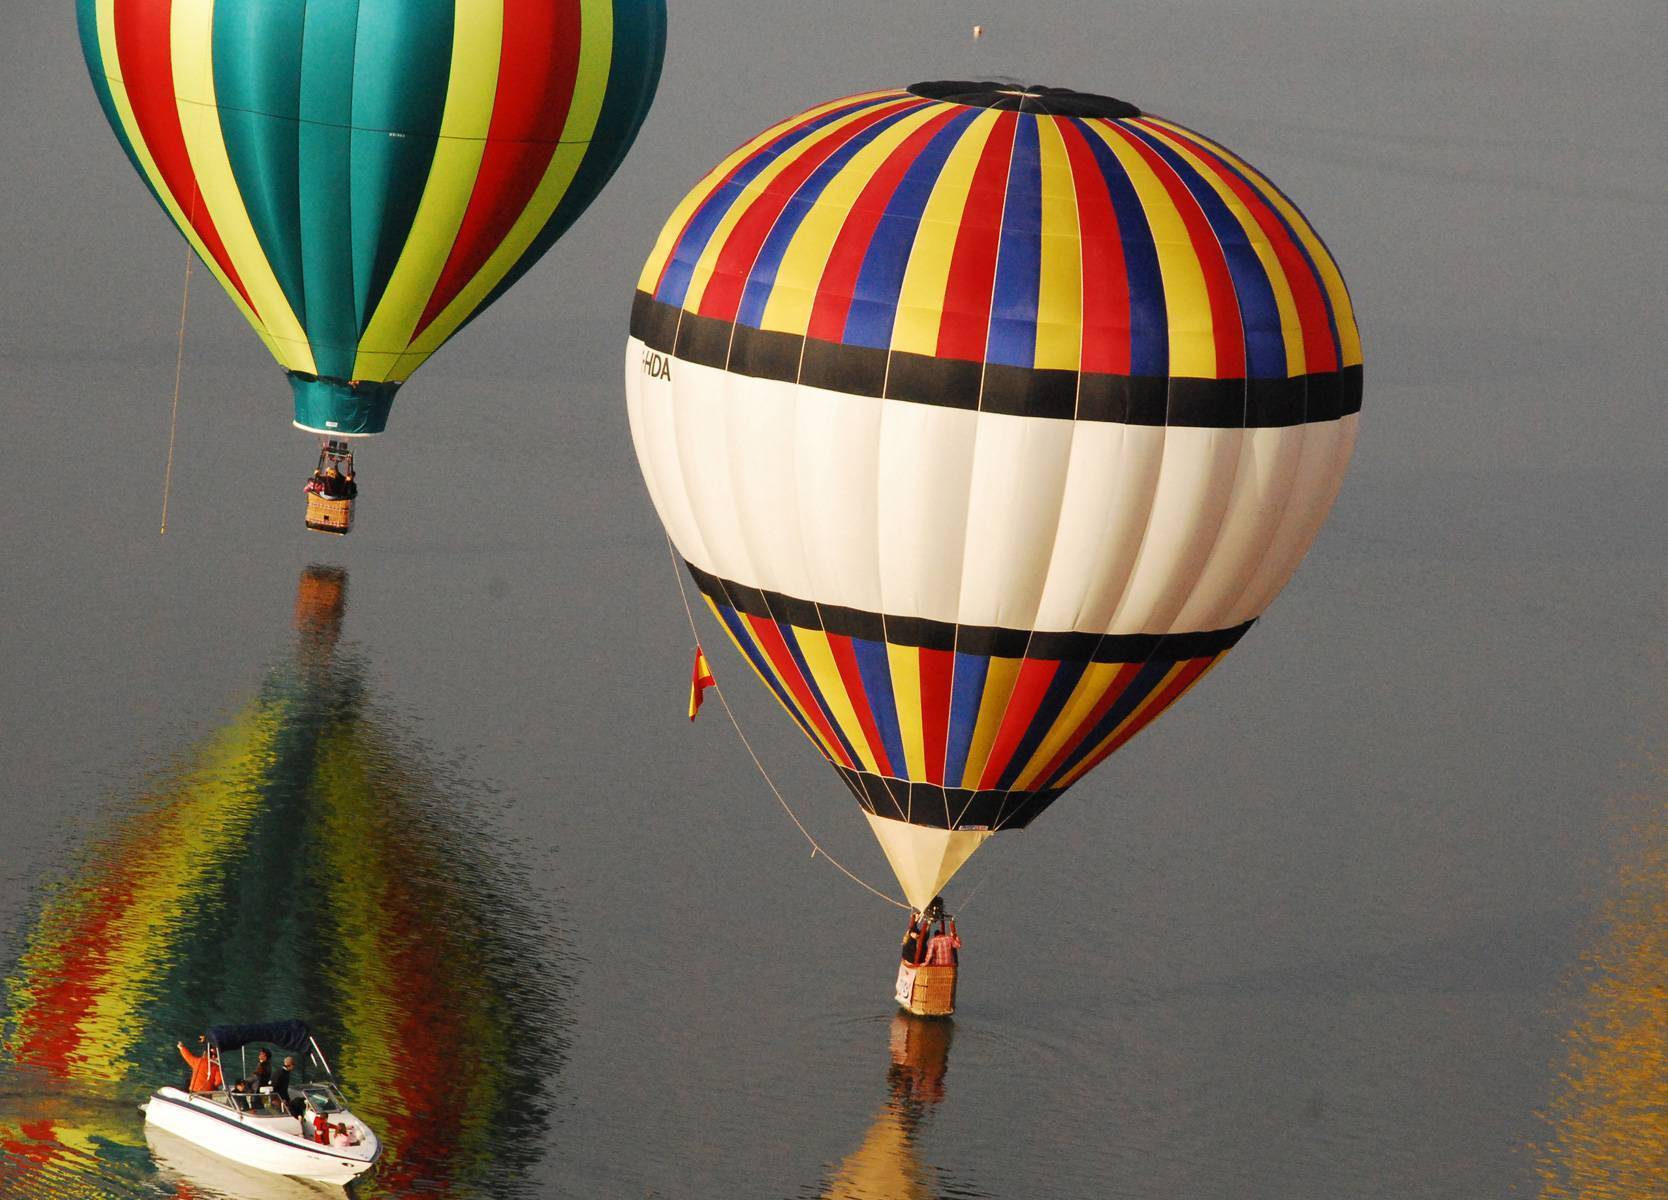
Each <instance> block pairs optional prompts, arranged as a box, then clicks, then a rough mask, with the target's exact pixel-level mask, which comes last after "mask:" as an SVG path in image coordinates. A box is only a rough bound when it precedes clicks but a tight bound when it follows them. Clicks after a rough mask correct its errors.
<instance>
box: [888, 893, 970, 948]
mask: <svg viewBox="0 0 1668 1200" xmlns="http://www.w3.org/2000/svg"><path fill="white" fill-rule="evenodd" d="M943 918H944V898H943V897H942V896H934V897H933V898H932V903H930V904H928V905H927V908H926V911H925V912H921V913H912V914H911V915H910V918H909V929H908V930H907V931H906V932H905V933H904V940H903V950H902V958H903V960H904V962H906V963H912V964H913V963H922V962H928V961H933V960H931V959H930V958H929V955H931V953H932V944H933V942H934V941H936V940H937V939H936V938H935V937H934V936H933V926H934V925H935V924H936V923H937V922H939V921H941V920H943ZM957 945H960V941H959V939H958V941H957Z"/></svg>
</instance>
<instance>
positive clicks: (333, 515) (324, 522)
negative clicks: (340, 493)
mask: <svg viewBox="0 0 1668 1200" xmlns="http://www.w3.org/2000/svg"><path fill="white" fill-rule="evenodd" d="M307 528H308V529H311V530H313V531H315V532H317V533H334V534H338V535H339V534H344V533H346V532H347V531H348V530H350V529H352V528H353V501H352V500H329V499H326V498H325V497H323V496H316V495H309V496H308V497H307Z"/></svg>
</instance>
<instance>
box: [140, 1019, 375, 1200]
mask: <svg viewBox="0 0 1668 1200" xmlns="http://www.w3.org/2000/svg"><path fill="white" fill-rule="evenodd" d="M207 1042H208V1049H207V1051H206V1053H207V1054H208V1056H209V1061H210V1062H211V1063H212V1064H213V1068H214V1070H213V1074H214V1076H216V1077H217V1078H219V1077H223V1076H224V1075H225V1074H226V1073H227V1072H226V1071H225V1069H224V1068H225V1055H227V1054H229V1053H230V1052H232V1051H234V1050H236V1051H242V1050H243V1049H244V1048H245V1047H246V1046H251V1045H254V1046H262V1045H265V1046H272V1047H274V1048H276V1049H278V1050H288V1051H291V1052H292V1053H303V1052H305V1053H306V1054H307V1056H308V1062H309V1066H310V1067H311V1068H312V1070H311V1071H310V1074H321V1077H320V1078H317V1079H314V1080H312V1081H311V1082H307V1083H300V1084H297V1083H295V1082H294V1081H293V1080H292V1082H291V1085H290V1086H289V1088H287V1089H286V1091H287V1093H288V1094H287V1095H282V1096H281V1095H278V1094H277V1093H276V1092H274V1091H273V1090H272V1089H271V1088H267V1089H265V1090H264V1091H261V1092H254V1093H250V1092H243V1091H238V1090H236V1085H235V1084H234V1085H227V1084H225V1083H224V1082H221V1083H219V1084H218V1085H217V1089H216V1090H214V1091H205V1092H188V1091H186V1090H184V1089H183V1088H177V1087H163V1088H158V1089H157V1090H156V1091H155V1092H153V1093H151V1098H150V1099H149V1100H147V1101H146V1102H145V1104H144V1105H143V1106H142V1107H143V1108H144V1110H145V1121H146V1123H147V1124H150V1125H155V1126H157V1127H158V1128H160V1129H164V1130H167V1131H168V1132H169V1133H172V1134H174V1135H175V1136H177V1137H181V1138H184V1139H185V1140H186V1141H188V1142H193V1143H195V1144H196V1145H198V1146H201V1147H202V1148H203V1149H204V1150H208V1151H211V1152H213V1153H215V1154H218V1155H220V1156H221V1157H222V1158H228V1159H231V1160H232V1161H233V1162H236V1163H241V1164H242V1165H244V1166H246V1167H254V1168H256V1169H258V1170H262V1171H271V1172H273V1173H274V1174H278V1175H293V1176H297V1177H299V1178H302V1179H315V1180H319V1181H322V1182H325V1183H335V1184H345V1183H348V1182H349V1181H351V1180H353V1179H354V1178H356V1177H357V1176H360V1175H363V1174H364V1173H365V1172H366V1171H369V1170H370V1169H371V1168H372V1167H373V1166H375V1165H376V1160H377V1158H378V1156H380V1155H381V1153H382V1143H381V1142H380V1141H378V1140H377V1136H376V1134H375V1132H373V1131H372V1129H371V1128H370V1126H368V1125H366V1124H365V1122H364V1121H362V1120H360V1119H359V1118H358V1117H356V1116H354V1115H353V1113H352V1112H351V1111H349V1109H348V1107H347V1104H346V1102H345V1101H344V1100H343V1099H342V1094H341V1092H340V1090H338V1088H337V1086H336V1081H335V1077H334V1076H333V1075H332V1074H331V1071H330V1064H329V1063H328V1062H326V1061H325V1057H324V1054H323V1052H322V1051H320V1049H319V1045H318V1042H317V1041H315V1040H314V1039H313V1036H312V1034H311V1032H310V1031H309V1030H308V1029H307V1026H306V1024H305V1023H303V1022H301V1021H278V1022H273V1023H270V1024H264V1025H216V1026H215V1027H214V1028H213V1029H210V1030H209V1031H208V1035H207ZM245 1065H247V1063H246V1062H245Z"/></svg>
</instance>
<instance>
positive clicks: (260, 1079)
mask: <svg viewBox="0 0 1668 1200" xmlns="http://www.w3.org/2000/svg"><path fill="white" fill-rule="evenodd" d="M271 1084H272V1051H270V1050H267V1049H265V1048H264V1047H263V1048H262V1050H261V1053H260V1057H259V1058H258V1059H257V1060H256V1061H255V1073H254V1074H253V1075H251V1076H249V1090H250V1091H252V1092H259V1091H260V1090H261V1089H262V1088H264V1087H270V1086H271Z"/></svg>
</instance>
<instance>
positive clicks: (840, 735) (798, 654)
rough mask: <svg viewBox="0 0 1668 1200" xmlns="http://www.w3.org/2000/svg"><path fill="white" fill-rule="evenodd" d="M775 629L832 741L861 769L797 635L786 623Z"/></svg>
mask: <svg viewBox="0 0 1668 1200" xmlns="http://www.w3.org/2000/svg"><path fill="white" fill-rule="evenodd" d="M776 628H777V629H778V630H780V631H781V633H782V640H783V641H784V642H785V643H787V647H788V653H789V654H791V655H793V661H794V665H795V666H796V667H798V668H799V677H800V678H801V679H803V680H804V681H805V686H806V688H807V689H808V690H809V691H810V693H811V698H812V699H813V700H815V701H816V703H817V708H818V709H820V710H821V712H822V719H823V720H824V721H826V722H828V728H829V729H830V730H832V731H833V734H834V740H835V741H837V742H839V743H840V749H842V750H844V751H845V752H846V761H847V762H849V763H851V764H852V765H853V766H855V767H858V768H859V769H861V767H862V765H863V760H862V759H861V758H859V757H858V756H857V751H856V750H854V749H852V745H851V743H850V742H848V741H847V740H846V735H845V731H844V730H842V729H841V728H840V723H839V722H838V721H836V720H835V719H834V714H833V712H832V711H831V710H830V709H829V707H828V698H827V697H825V696H824V695H823V694H822V689H821V688H820V687H818V686H817V677H816V676H815V675H813V674H811V666H810V664H809V663H807V662H806V661H805V652H804V651H803V650H801V649H800V647H799V634H798V633H797V632H796V631H795V629H794V627H793V626H792V625H789V624H788V623H787V622H786V621H778V622H776ZM817 744H818V745H819V746H820V745H821V744H822V739H821V738H818V739H817Z"/></svg>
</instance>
